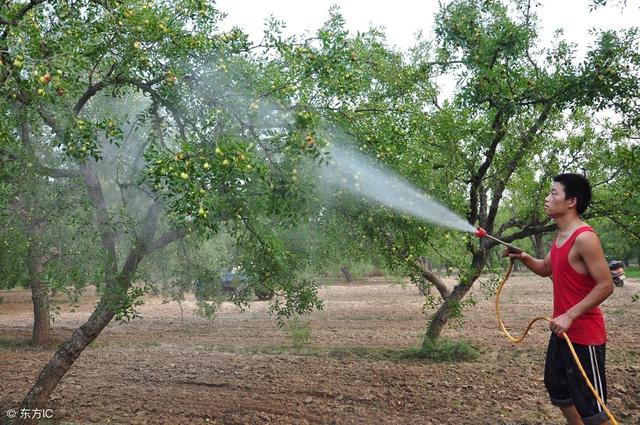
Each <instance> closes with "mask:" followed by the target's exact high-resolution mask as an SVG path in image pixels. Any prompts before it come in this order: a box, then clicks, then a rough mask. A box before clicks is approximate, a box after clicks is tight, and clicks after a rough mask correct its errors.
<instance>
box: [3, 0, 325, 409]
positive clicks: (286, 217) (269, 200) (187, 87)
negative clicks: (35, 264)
mask: <svg viewBox="0 0 640 425" xmlns="http://www.w3.org/2000/svg"><path fill="white" fill-rule="evenodd" d="M219 19H220V14H219V13H218V11H217V10H216V9H215V8H213V7H212V5H211V4H209V3H207V2H193V1H187V0H185V1H178V2H175V1H172V2H162V1H156V2H147V1H125V2H101V1H75V2H55V3H48V2H43V1H31V2H28V3H25V2H3V3H2V5H0V82H1V83H2V84H1V85H0V96H1V97H2V99H3V103H2V109H1V110H0V115H1V116H2V127H1V129H2V131H1V132H0V135H1V136H2V143H1V145H0V147H1V149H2V163H3V164H7V163H9V162H10V161H13V160H18V161H23V162H22V163H21V166H26V165H27V164H26V162H25V161H26V158H29V160H33V167H34V169H35V170H36V171H37V175H39V176H42V177H44V178H47V179H48V180H46V181H48V182H49V183H50V184H51V186H56V187H62V184H61V183H56V182H58V181H59V179H74V181H78V182H80V183H81V184H82V186H83V188H82V189H81V190H78V192H77V194H83V195H84V197H85V199H86V202H87V203H88V204H89V205H90V207H91V211H92V214H93V217H94V220H93V222H94V225H95V227H96V229H97V232H98V234H99V244H100V246H101V253H100V254H99V258H100V259H101V260H102V265H101V269H102V272H103V275H102V277H101V279H100V282H99V283H98V291H99V294H100V297H101V298H100V301H99V303H98V305H97V307H96V309H95V311H94V312H93V313H92V314H91V316H90V317H89V319H88V320H87V321H86V323H84V324H83V325H82V326H80V327H79V328H78V329H76V330H75V331H74V332H73V335H72V336H71V337H70V338H69V339H68V340H67V341H65V342H64V343H63V344H62V345H61V346H60V347H59V349H58V350H57V351H56V353H55V354H54V356H53V358H52V359H51V360H50V361H49V363H48V364H47V365H46V366H45V367H44V368H43V370H42V371H41V372H40V374H39V375H38V377H37V379H36V382H35V384H34V386H33V387H32V389H31V390H30V391H29V393H28V394H27V395H26V397H25V399H24V400H23V402H22V405H21V408H26V409H32V408H36V407H42V406H43V405H45V402H46V400H47V399H48V397H49V395H50V394H51V393H52V391H53V390H54V389H55V387H56V385H57V384H58V382H59V381H60V380H61V379H62V377H63V376H64V374H65V373H66V372H67V371H68V369H69V368H70V367H71V365H72V364H73V363H74V361H75V360H76V359H77V358H78V356H80V354H81V353H82V352H83V350H84V349H85V348H86V347H87V346H88V345H89V344H90V343H91V342H92V341H93V340H95V338H97V337H98V335H99V334H100V332H101V331H102V330H103V329H104V327H105V326H106V325H107V324H108V323H109V322H110V321H111V320H112V319H113V318H118V319H122V320H126V319H128V318H131V317H133V316H135V307H136V305H137V304H138V303H139V297H140V295H141V294H142V293H143V289H142V288H140V287H138V286H134V285H133V281H134V279H135V278H136V276H137V274H138V267H139V265H140V264H141V262H142V261H143V260H144V258H145V257H146V256H148V255H150V254H152V253H153V252H156V251H157V250H159V249H161V248H163V247H164V246H167V245H168V244H170V243H172V242H174V241H176V240H179V239H181V238H183V237H184V236H185V235H186V234H188V233H199V234H201V235H205V236H206V235H211V234H214V233H215V232H216V231H217V230H218V229H220V228H221V227H222V226H224V227H225V229H226V231H228V232H229V234H230V235H232V236H233V237H234V239H235V241H236V242H235V245H236V247H237V249H238V252H239V253H240V255H238V264H239V265H240V266H241V267H242V268H243V270H244V271H245V272H246V273H248V274H251V275H252V276H255V277H256V281H258V282H260V284H261V285H266V286H267V287H270V288H272V289H274V291H276V292H277V293H278V294H279V295H280V296H279V297H278V298H277V299H276V300H275V302H274V303H273V305H272V309H273V310H274V311H277V312H278V314H279V315H280V316H279V317H286V316H288V315H291V314H295V313H301V312H305V311H308V310H310V309H312V308H315V307H319V306H320V303H319V301H318V300H317V298H316V287H315V286H314V285H312V284H310V282H309V281H308V280H305V279H299V274H297V273H296V268H297V267H301V266H302V265H303V264H304V260H303V259H298V257H297V256H296V255H295V253H293V252H291V251H290V250H288V249H287V248H286V246H285V245H284V244H283V243H282V242H281V241H280V240H279V239H278V237H277V234H275V233H274V232H273V231H272V229H273V228H274V227H277V226H286V225H287V223H290V222H292V221H293V220H295V219H296V218H297V217H299V216H301V215H303V214H305V213H306V212H307V210H308V209H309V208H310V206H309V205H308V204H307V203H306V202H305V200H304V199H305V197H304V196H301V195H302V194H304V191H305V185H304V184H303V183H302V182H298V183H296V179H295V178H294V176H295V171H292V170H295V167H296V163H297V162H298V161H300V159H299V157H300V154H301V153H304V152H305V151H304V150H301V149H300V148H299V146H298V144H299V139H300V137H299V136H300V134H299V132H298V131H297V125H296V122H295V120H293V119H292V120H290V119H289V118H288V115H287V113H280V111H281V109H279V108H275V107H273V108H272V107H271V105H270V104H269V102H268V101H264V98H262V97H261V96H265V93H269V92H271V91H273V87H272V86H271V81H270V80H269V77H268V75H266V73H265V70H264V69H263V67H262V66H261V63H262V62H261V61H266V59H259V60H254V59H253V58H252V57H251V56H250V54H249V53H248V52H249V46H248V44H247V40H246V36H245V35H243V34H242V33H241V32H240V31H239V30H234V31H232V32H229V33H217V32H216V25H217V22H218V21H219ZM109 102H112V103H113V105H115V106H113V107H105V105H107V106H108V105H109ZM131 111H136V112H135V114H131V113H129V112H131ZM25 129H26V130H25ZM11 146H20V150H21V151H32V152H33V154H32V155H30V156H22V155H17V156H16V151H15V150H14V149H11ZM40 147H44V150H41V151H39V150H38V149H39V148H40ZM119 147H122V149H125V150H126V152H127V155H126V157H127V158H128V159H129V160H130V164H131V165H130V166H129V167H125V168H122V169H121V168H119V167H120V165H119V161H118V157H117V155H114V152H116V151H117V150H118V149H119ZM49 153H51V154H52V155H53V157H49V156H48V155H47V154H49ZM103 159H104V160H103ZM73 190H76V189H73ZM131 200H133V201H131ZM165 211H166V214H165V213H164V212H165ZM133 212H137V214H133ZM274 223H275V226H274ZM246 301H247V300H246V299H239V300H237V302H238V303H243V302H244V303H246Z"/></svg>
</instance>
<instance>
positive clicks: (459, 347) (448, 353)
mask: <svg viewBox="0 0 640 425" xmlns="http://www.w3.org/2000/svg"><path fill="white" fill-rule="evenodd" d="M479 355H480V352H479V351H478V349H477V348H475V347H474V346H473V345H471V344H470V343H468V342H467V341H453V340H450V339H445V338H438V339H437V340H435V341H426V343H425V344H423V346H422V347H420V348H417V349H409V350H406V358H415V359H426V360H431V361H434V362H449V363H451V362H468V361H472V360H475V359H477V358H478V356H479Z"/></svg>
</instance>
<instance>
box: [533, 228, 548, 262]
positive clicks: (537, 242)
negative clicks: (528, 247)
mask: <svg viewBox="0 0 640 425" xmlns="http://www.w3.org/2000/svg"><path fill="white" fill-rule="evenodd" d="M531 238H532V239H533V247H534V249H535V251H536V258H540V259H542V258H544V256H545V252H544V244H543V242H542V233H537V234H535V235H532V236H531Z"/></svg>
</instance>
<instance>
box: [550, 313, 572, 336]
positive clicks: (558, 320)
mask: <svg viewBox="0 0 640 425" xmlns="http://www.w3.org/2000/svg"><path fill="white" fill-rule="evenodd" d="M573 319H574V318H573V317H572V316H571V315H570V314H569V313H568V312H567V313H564V314H561V315H560V316H558V317H555V318H553V319H551V321H550V322H549V329H551V332H553V333H555V334H556V335H558V336H559V337H562V336H563V335H564V333H565V332H566V331H568V330H569V328H570V327H571V324H572V323H573Z"/></svg>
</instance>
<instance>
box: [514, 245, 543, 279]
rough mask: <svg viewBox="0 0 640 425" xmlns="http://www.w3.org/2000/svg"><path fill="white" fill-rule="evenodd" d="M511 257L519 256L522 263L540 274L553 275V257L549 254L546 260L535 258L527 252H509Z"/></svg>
mask: <svg viewBox="0 0 640 425" xmlns="http://www.w3.org/2000/svg"><path fill="white" fill-rule="evenodd" d="M505 252H506V250H505ZM509 257H511V258H517V259H518V260H520V261H522V264H524V265H525V266H527V268H528V269H529V270H531V271H532V272H534V273H535V274H537V275H539V276H542V277H547V276H551V258H550V257H549V254H547V255H546V256H545V257H544V260H539V259H537V258H533V257H532V256H531V255H529V254H527V253H526V252H521V253H519V254H509Z"/></svg>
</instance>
